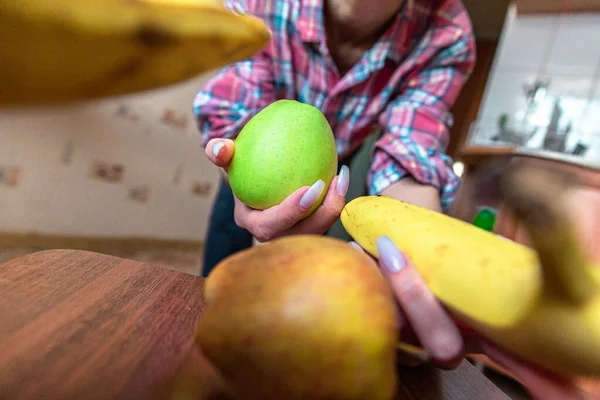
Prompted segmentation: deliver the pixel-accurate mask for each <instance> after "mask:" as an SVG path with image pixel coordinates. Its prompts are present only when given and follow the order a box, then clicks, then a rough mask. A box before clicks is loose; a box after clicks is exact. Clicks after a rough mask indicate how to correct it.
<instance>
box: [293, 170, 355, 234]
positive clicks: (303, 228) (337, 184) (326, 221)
mask: <svg viewBox="0 0 600 400" xmlns="http://www.w3.org/2000/svg"><path fill="white" fill-rule="evenodd" d="M349 177H350V171H349V170H348V167H346V166H343V167H342V168H341V170H340V174H339V175H338V176H336V177H334V178H333V179H332V180H331V184H330V185H329V190H328V191H327V195H326V196H325V199H323V203H322V204H321V205H320V206H319V207H318V208H317V209H316V210H315V212H314V213H313V214H312V215H311V216H309V217H308V218H306V219H304V220H302V221H300V222H299V223H298V224H297V225H296V226H294V227H293V228H292V229H291V230H290V231H289V232H287V233H286V234H290V235H298V234H317V235H321V234H323V233H325V232H327V230H328V229H329V228H331V226H332V225H333V224H335V222H336V221H337V220H338V219H339V218H340V213H341V212H342V210H343V208H344V206H345V205H346V192H348V180H349Z"/></svg>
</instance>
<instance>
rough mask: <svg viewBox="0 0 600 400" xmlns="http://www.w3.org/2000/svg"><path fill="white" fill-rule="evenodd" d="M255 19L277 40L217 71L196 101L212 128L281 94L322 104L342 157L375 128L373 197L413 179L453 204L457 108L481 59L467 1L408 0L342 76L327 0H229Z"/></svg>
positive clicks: (230, 123) (213, 134) (223, 134)
mask: <svg viewBox="0 0 600 400" xmlns="http://www.w3.org/2000/svg"><path fill="white" fill-rule="evenodd" d="M225 3H226V4H227V5H228V7H230V8H232V9H234V10H237V11H243V12H246V13H248V14H252V15H255V16H257V17H259V18H260V19H262V20H263V21H264V22H265V23H266V24H267V26H268V27H269V28H270V30H271V33H272V40H271V41H270V43H269V44H267V46H266V47H265V48H264V49H263V50H262V51H261V52H259V53H258V54H256V55H255V56H253V57H251V58H249V59H247V60H244V61H241V62H238V63H236V64H233V65H230V66H228V67H226V68H224V69H222V70H221V71H220V72H219V73H218V74H216V75H215V76H214V77H212V78H211V79H210V80H209V81H208V82H207V84H206V85H205V87H204V88H203V89H202V90H201V91H200V92H199V93H198V95H197V96H196V98H195V101H194V114H195V116H196V119H197V122H198V127H199V129H200V131H201V132H202V134H203V139H202V144H203V145H205V144H206V143H207V142H208V140H210V139H212V138H234V137H235V136H236V135H237V133H238V132H239V131H240V130H241V127H242V126H243V124H244V123H245V122H246V121H247V120H248V119H249V118H251V117H252V116H254V115H255V114H256V113H257V112H258V111H260V110H261V109H263V108H264V107H266V106H267V105H269V104H270V103H272V102H273V101H275V100H278V99H295V100H298V101H300V102H304V103H309V104H312V105H314V106H316V107H318V108H319V109H320V110H321V111H322V112H323V114H324V115H325V116H326V117H327V119H328V121H329V123H330V124H331V127H332V129H333V132H334V134H335V139H336V145H337V152H338V156H339V157H340V160H342V161H343V159H344V157H345V156H347V155H349V153H351V152H352V151H353V150H355V149H356V148H357V146H358V145H359V144H360V143H361V142H362V141H363V140H364V139H365V138H366V137H367V136H368V135H369V134H370V133H372V132H373V130H374V128H376V127H381V128H383V135H382V136H381V138H380V139H378V140H377V142H376V143H375V148H374V153H373V158H372V162H371V166H370V169H369V173H368V178H367V184H368V188H369V194H379V193H381V192H382V191H383V190H384V189H386V188H387V187H389V186H390V185H391V184H393V183H394V182H397V181H398V180H400V179H401V178H403V177H405V176H412V177H413V178H414V179H415V180H416V181H418V182H420V183H423V184H427V185H432V186H434V187H436V188H437V189H438V190H439V192H440V199H441V204H442V208H443V209H444V210H447V209H448V206H449V205H450V204H451V202H452V200H453V199H454V197H455V194H456V191H457V189H458V186H459V184H460V180H459V178H458V177H457V176H456V175H455V174H454V173H453V171H452V160H451V158H450V157H449V156H448V155H447V154H446V153H445V149H446V147H447V145H448V139H449V131H448V127H449V126H450V125H451V124H452V115H451V113H450V109H451V107H452V105H453V104H454V102H455V100H456V98H457V96H458V94H459V92H460V90H461V89H462V86H463V85H464V83H465V81H466V79H467V78H468V76H469V75H470V73H471V71H472V68H473V66H474V63H475V40H474V36H473V32H472V27H471V22H470V20H469V17H468V14H467V12H466V10H465V8H464V6H463V4H462V2H461V1H460V0H413V1H410V0H407V1H405V4H404V6H403V8H402V9H401V10H400V11H399V13H398V14H397V16H396V17H395V20H394V21H393V22H392V24H391V25H390V27H389V28H388V29H387V31H386V32H385V33H384V34H383V35H382V37H380V39H379V40H378V41H377V42H376V43H375V45H374V46H373V47H372V48H371V49H370V50H369V51H367V52H366V53H365V54H364V56H363V57H362V59H361V60H360V61H359V62H358V63H356V64H355V65H354V66H353V67H352V68H351V69H350V71H349V72H348V73H346V74H345V75H344V76H340V73H339V72H338V69H337V67H336V66H335V64H334V62H333V61H332V58H331V56H330V54H329V50H328V49H327V45H326V33H325V30H324V26H323V0H226V1H225Z"/></svg>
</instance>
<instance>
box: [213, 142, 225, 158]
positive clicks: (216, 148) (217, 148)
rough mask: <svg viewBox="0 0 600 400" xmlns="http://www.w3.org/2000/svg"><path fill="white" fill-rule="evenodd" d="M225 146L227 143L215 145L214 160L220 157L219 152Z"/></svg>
mask: <svg viewBox="0 0 600 400" xmlns="http://www.w3.org/2000/svg"><path fill="white" fill-rule="evenodd" d="M223 146H225V143H223V142H217V143H215V145H214V146H213V148H212V153H213V157H214V158H217V157H218V156H219V151H221V149H222V148H223Z"/></svg>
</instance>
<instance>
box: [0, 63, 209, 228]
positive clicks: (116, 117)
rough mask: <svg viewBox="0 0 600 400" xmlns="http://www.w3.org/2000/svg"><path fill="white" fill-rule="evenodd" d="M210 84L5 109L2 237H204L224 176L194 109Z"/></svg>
mask: <svg viewBox="0 0 600 400" xmlns="http://www.w3.org/2000/svg"><path fill="white" fill-rule="evenodd" d="M207 77H208V75H206V76H203V77H199V78H198V79H194V80H193V81H190V82H187V83H185V84H181V85H177V86H174V87H170V88H167V89H161V90H157V91H153V92H148V93H144V94H141V95H135V96H127V97H123V98H118V99H110V100H105V101H100V102H94V103H90V104H82V105H76V106H67V107H61V108H56V109H46V110H23V111H14V110H13V111H6V110H4V111H2V112H0V206H1V207H2V210H1V211H0V232H25V233H28V232H36V233H42V234H55V235H84V236H119V237H152V238H165V239H184V240H201V239H203V237H204V232H205V229H206V224H207V218H208V214H209V210H210V207H211V204H212V199H213V196H214V192H215V188H216V183H217V182H218V174H217V171H216V169H215V168H214V167H213V166H212V164H210V163H209V162H208V161H207V160H206V158H205V156H204V152H203V149H202V148H201V147H200V145H199V140H200V137H199V133H198V131H197V129H196V125H195V123H194V121H193V118H192V113H191V107H192V101H193V97H194V95H195V93H196V92H197V90H198V89H199V88H200V87H201V85H202V83H203V82H204V81H205V80H206V78H207ZM113 167H115V168H113ZM119 168H121V170H119ZM194 185H196V192H194V191H193V188H194Z"/></svg>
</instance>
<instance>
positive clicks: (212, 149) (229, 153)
mask: <svg viewBox="0 0 600 400" xmlns="http://www.w3.org/2000/svg"><path fill="white" fill-rule="evenodd" d="M234 148H235V145H234V142H233V140H230V139H212V140H210V141H209V142H208V143H207V144H206V147H205V149H204V153H205V154H206V156H207V157H208V159H209V160H210V161H211V162H212V163H213V164H215V165H216V166H217V167H221V168H224V169H225V170H227V168H228V167H229V164H230V163H231V159H232V158H233V151H234Z"/></svg>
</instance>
